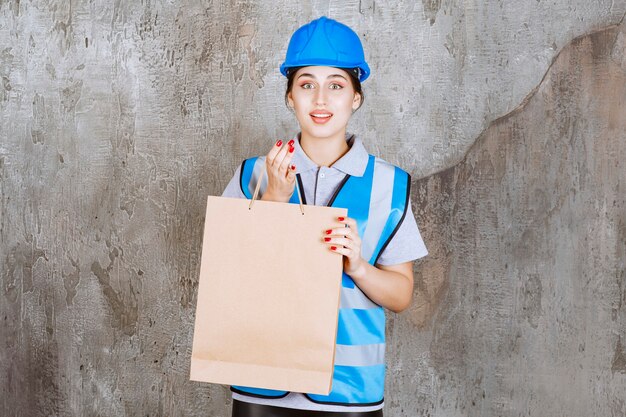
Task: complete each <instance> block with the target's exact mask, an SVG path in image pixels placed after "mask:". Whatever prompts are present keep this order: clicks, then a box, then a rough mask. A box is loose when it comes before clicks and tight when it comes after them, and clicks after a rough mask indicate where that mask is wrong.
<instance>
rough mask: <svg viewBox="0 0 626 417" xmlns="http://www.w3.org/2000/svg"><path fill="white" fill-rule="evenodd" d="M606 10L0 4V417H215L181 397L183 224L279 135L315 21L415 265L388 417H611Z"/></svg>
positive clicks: (185, 274)
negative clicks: (339, 31)
mask: <svg viewBox="0 0 626 417" xmlns="http://www.w3.org/2000/svg"><path fill="white" fill-rule="evenodd" d="M625 12H626V1H624V0H619V1H618V0H608V1H597V0H591V1H590V0H586V1H583V0H574V1H566V0H555V1H552V2H545V1H536V0H532V1H531V0H524V1H515V2H513V1H508V2H469V1H467V2H461V1H454V0H451V1H447V2H442V1H440V0H427V1H424V2H423V3H420V2H403V1H388V2H384V3H382V2H375V1H372V0H361V1H346V2H342V3H337V2H330V1H314V2H309V3H304V4H299V3H298V2H288V1H284V0H281V1H276V2H260V1H254V2H252V1H248V2H241V1H231V2H226V1H206V2H181V3H177V2H165V1H162V2H150V1H144V2H141V3H140V2H130V1H127V2H122V1H116V2H98V1H96V2H86V1H81V2H77V1H67V0H66V1H39V2H24V1H22V2H19V1H0V129H1V130H0V283H1V286H0V323H1V324H0V387H1V394H0V415H2V416H5V415H6V416H40V415H41V416H43V415H68V416H79V415H89V416H91V415H94V416H96V415H102V416H109V415H129V416H130V415H168V416H178V415H194V416H195V415H198V416H200V415H211V416H227V415H228V412H229V396H230V395H229V392H228V390H227V389H226V388H225V387H221V386H209V385H207V384H200V383H195V382H190V381H189V380H188V372H189V357H190V354H191V337H192V328H193V319H194V305H195V295H196V288H197V275H198V268H199V254H200V243H201V241H200V240H201V226H202V217H203V210H204V204H205V201H206V200H205V198H206V195H207V194H218V193H220V192H221V190H222V189H223V187H224V186H225V184H226V182H227V181H228V180H229V178H230V176H231V175H232V173H233V171H234V169H235V167H236V166H237V165H238V164H239V163H240V161H241V160H242V159H243V158H244V157H247V156H250V155H252V154H259V153H263V152H264V151H265V150H266V148H267V147H268V146H269V144H271V142H273V141H274V140H276V139H278V138H285V137H289V136H291V135H292V134H293V133H294V132H295V129H296V124H295V121H294V120H293V116H292V115H290V114H289V112H288V111H287V110H286V109H285V107H284V104H283V102H282V95H283V89H284V79H282V78H281V76H280V75H279V73H278V71H277V67H278V65H279V64H280V62H281V59H282V56H283V54H284V50H285V48H286V43H287V41H288V38H289V35H290V34H291V32H292V31H293V30H294V29H295V28H296V27H297V26H298V25H299V24H302V23H304V22H306V21H308V20H310V19H312V18H314V17H317V16H319V15H320V14H327V15H330V16H331V17H334V18H337V19H339V20H342V21H344V22H346V23H348V24H350V25H351V26H353V27H354V28H355V29H356V30H357V31H358V32H359V33H360V34H362V36H363V40H364V43H365V46H366V52H367V56H368V57H369V60H370V64H371V66H372V69H373V77H372V78H371V81H370V80H368V81H367V82H366V83H365V85H364V86H365V88H366V95H367V100H366V105H365V107H364V108H363V109H361V110H360V111H359V112H358V113H357V114H356V117H355V119H354V121H353V123H352V130H354V131H357V132H358V133H360V134H361V135H362V136H363V138H364V140H365V142H366V145H367V146H368V148H369V150H370V151H371V152H375V153H378V154H379V155H381V156H382V157H384V158H386V159H387V160H389V161H392V162H394V163H398V164H400V165H402V166H403V167H404V168H406V169H408V170H409V171H410V172H411V173H412V174H413V176H414V178H420V177H422V179H421V180H417V181H415V182H414V187H415V188H414V192H413V203H414V205H415V210H416V213H417V215H418V220H419V221H420V225H421V228H422V230H423V233H424V236H425V239H426V242H427V244H428V246H429V249H430V250H431V256H430V257H429V258H428V259H426V260H424V261H422V262H420V263H419V264H418V265H417V266H416V274H417V278H418V279H417V280H416V287H415V302H414V304H413V306H412V307H411V309H410V310H409V311H408V312H406V313H403V314H401V315H397V316H396V315H390V322H389V331H388V338H389V348H388V360H389V367H388V368H389V377H388V380H387V389H388V392H387V401H386V404H387V406H386V414H387V415H388V416H416V415H419V416H441V417H450V416H469V415H471V416H521V415H524V416H526V415H529V416H561V415H562V416H581V417H582V416H589V415H598V416H624V415H626V401H625V400H624V398H625V395H624V393H625V392H626V281H625V280H626V275H625V272H624V271H625V265H624V263H625V259H626V202H625V197H624V196H625V195H626V190H625V186H626V185H625V184H626V169H625V168H626V167H624V162H623V160H624V159H625V158H626V137H625V133H624V132H626V110H625V109H626V106H625V101H626V91H625V87H624V85H625V80H626V77H625V73H626V57H625V53H624V51H625V49H626V29H625V24H624V23H621V24H620V25H619V26H617V25H618V24H619V23H620V22H623V17H624V13H625Z"/></svg>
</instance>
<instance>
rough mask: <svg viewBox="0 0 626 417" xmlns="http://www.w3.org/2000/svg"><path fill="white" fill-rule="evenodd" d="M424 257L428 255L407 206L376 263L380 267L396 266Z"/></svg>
mask: <svg viewBox="0 0 626 417" xmlns="http://www.w3.org/2000/svg"><path fill="white" fill-rule="evenodd" d="M426 255H428V250H427V249H426V245H425V244H424V241H423V240H422V235H421V234H420V231H419V229H418V228H417V222H416V221H415V216H414V215H413V209H412V208H411V205H410V204H409V207H407V212H406V215H405V216H404V219H403V220H402V223H401V224H400V227H399V228H398V230H397V231H396V234H395V235H393V237H392V238H391V241H389V244H388V245H387V247H386V248H385V250H384V251H383V253H381V254H380V257H379V258H378V262H377V263H378V264H380V265H397V264H401V263H404V262H409V261H414V260H416V259H419V258H423V257H424V256H426Z"/></svg>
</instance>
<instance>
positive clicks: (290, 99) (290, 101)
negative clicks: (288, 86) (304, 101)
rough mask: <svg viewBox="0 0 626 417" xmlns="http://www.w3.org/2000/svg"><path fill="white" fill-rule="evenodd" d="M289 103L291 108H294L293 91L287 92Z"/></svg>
mask: <svg viewBox="0 0 626 417" xmlns="http://www.w3.org/2000/svg"><path fill="white" fill-rule="evenodd" d="M287 104H288V105H289V108H290V109H291V110H293V97H291V91H290V92H289V93H288V94H287Z"/></svg>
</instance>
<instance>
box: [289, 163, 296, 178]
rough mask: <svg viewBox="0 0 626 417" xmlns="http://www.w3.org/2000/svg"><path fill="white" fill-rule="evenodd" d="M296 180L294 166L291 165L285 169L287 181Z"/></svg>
mask: <svg viewBox="0 0 626 417" xmlns="http://www.w3.org/2000/svg"><path fill="white" fill-rule="evenodd" d="M295 180H296V166H295V165H291V166H290V167H289V170H288V171H287V181H289V182H293V181H295Z"/></svg>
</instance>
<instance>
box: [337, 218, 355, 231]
mask: <svg viewBox="0 0 626 417" xmlns="http://www.w3.org/2000/svg"><path fill="white" fill-rule="evenodd" d="M338 220H339V222H340V223H344V224H346V225H348V227H349V228H351V229H354V230H358V229H359V225H358V224H357V222H356V220H355V219H353V218H351V217H338Z"/></svg>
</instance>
